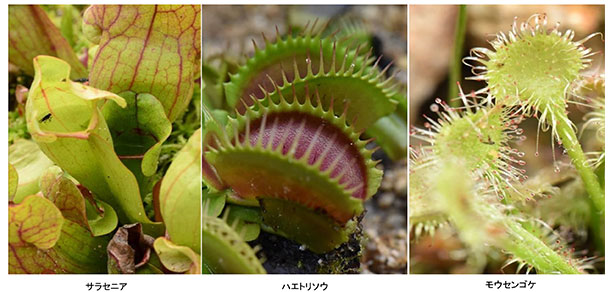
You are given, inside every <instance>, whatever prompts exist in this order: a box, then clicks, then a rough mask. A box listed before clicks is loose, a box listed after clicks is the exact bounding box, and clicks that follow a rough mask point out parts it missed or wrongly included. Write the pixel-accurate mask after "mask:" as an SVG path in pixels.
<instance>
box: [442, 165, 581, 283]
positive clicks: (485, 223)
mask: <svg viewBox="0 0 615 292" xmlns="http://www.w3.org/2000/svg"><path fill="white" fill-rule="evenodd" d="M446 160H447V161H448V162H447V163H446V164H445V167H444V168H443V170H442V171H441V172H440V173H439V175H440V182H439V183H438V185H437V191H438V193H439V194H440V199H441V200H442V203H443V205H444V206H446V212H447V213H448V215H449V217H450V218H451V220H452V222H453V223H454V224H455V226H456V227H457V229H458V230H459V234H460V237H461V239H462V240H463V241H464V242H465V243H466V244H467V245H469V246H470V248H472V249H473V250H474V251H476V252H480V251H481V248H482V247H483V246H484V243H486V242H488V243H491V244H493V245H495V246H497V247H498V248H501V249H504V250H506V251H507V252H509V253H512V254H513V255H515V256H516V257H518V258H519V259H521V260H523V261H525V262H527V263H529V264H530V265H531V266H533V267H535V268H536V269H537V270H538V271H539V272H540V273H545V274H554V273H557V274H578V273H579V271H578V270H577V269H576V268H575V267H574V266H573V265H572V262H571V261H570V260H568V259H566V258H564V257H562V256H561V255H560V254H558V253H557V252H556V251H554V250H553V249H552V248H551V247H549V246H548V245H546V244H545V243H544V242H543V241H542V240H540V239H539V238H538V237H536V236H535V235H533V234H532V233H531V232H530V231H528V230H526V229H525V228H524V227H523V226H522V223H520V222H518V221H517V220H515V219H514V217H511V216H509V215H506V214H503V213H502V211H501V210H499V209H498V208H496V207H495V205H493V204H492V203H489V202H487V201H485V200H484V199H483V197H481V196H479V195H476V194H472V189H473V188H472V186H471V185H469V182H470V181H472V180H469V176H468V175H467V174H468V173H470V170H469V169H468V168H467V167H466V166H465V165H464V163H459V161H462V160H461V159H459V158H456V157H454V156H449V157H446ZM455 160H457V161H456V162H453V161H455ZM492 230H501V231H504V232H496V233H494V232H493V231H492ZM473 257H475V260H480V255H473ZM479 262H480V261H479Z"/></svg>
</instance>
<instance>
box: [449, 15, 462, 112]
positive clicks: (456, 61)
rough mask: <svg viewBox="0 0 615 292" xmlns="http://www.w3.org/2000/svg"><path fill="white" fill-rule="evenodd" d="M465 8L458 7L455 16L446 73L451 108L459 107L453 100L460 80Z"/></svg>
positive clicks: (456, 100) (455, 100)
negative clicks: (453, 37) (453, 42)
mask: <svg viewBox="0 0 615 292" xmlns="http://www.w3.org/2000/svg"><path fill="white" fill-rule="evenodd" d="M466 18H467V13H466V6H465V5H459V12H458V14H457V26H456V28H455V46H454V48H453V57H452V58H451V61H450V64H449V67H448V68H449V72H448V101H449V104H451V105H452V106H453V107H457V106H459V105H460V101H459V99H455V98H456V97H457V96H458V95H459V92H458V90H457V82H459V81H460V80H461V62H460V60H461V55H462V53H463V43H464V40H465V37H466Z"/></svg>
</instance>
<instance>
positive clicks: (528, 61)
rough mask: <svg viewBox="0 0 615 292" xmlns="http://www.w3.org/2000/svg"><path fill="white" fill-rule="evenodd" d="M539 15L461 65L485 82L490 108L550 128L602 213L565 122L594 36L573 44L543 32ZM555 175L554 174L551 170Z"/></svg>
mask: <svg viewBox="0 0 615 292" xmlns="http://www.w3.org/2000/svg"><path fill="white" fill-rule="evenodd" d="M547 23H548V22H547V17H546V15H544V14H541V15H539V14H536V15H532V16H531V17H530V18H529V19H528V20H527V21H525V22H522V23H520V24H519V25H518V24H517V21H516V19H515V22H514V23H513V25H512V30H511V31H510V32H508V33H504V32H500V33H499V34H497V35H496V38H495V39H493V40H491V41H490V42H489V43H490V44H491V46H492V47H493V49H487V48H474V49H472V50H471V52H470V55H471V56H470V57H466V58H464V63H465V64H466V65H469V66H470V67H472V72H473V73H474V74H475V75H476V76H473V77H471V78H469V79H472V80H483V81H486V82H487V84H488V86H487V87H486V88H484V89H482V90H480V91H488V92H489V93H490V94H491V95H492V96H493V98H495V99H496V103H499V104H505V105H507V106H518V107H520V108H521V109H520V110H519V112H520V113H522V114H523V115H524V116H526V117H529V116H533V117H535V118H536V119H537V120H538V124H539V129H538V132H540V130H542V131H546V130H547V129H548V128H549V127H552V132H551V137H552V138H551V139H552V140H551V141H552V142H551V143H552V145H553V141H557V142H558V144H562V145H563V146H564V148H565V149H566V151H567V152H568V155H569V156H570V158H571V161H572V163H573V165H574V166H575V167H576V169H577V171H578V172H579V175H580V176H581V178H582V180H583V183H584V184H585V187H586V189H587V193H588V195H589V197H590V199H591V200H592V202H593V204H594V206H595V207H596V209H597V211H598V212H599V213H601V214H602V213H604V190H603V189H602V188H601V187H600V184H599V182H598V178H597V176H596V175H595V174H594V173H593V172H592V170H591V168H590V166H589V162H588V161H587V158H586V156H585V154H584V152H583V149H582V148H581V144H580V143H579V141H578V138H577V135H576V131H575V129H574V125H573V123H572V121H570V119H568V117H567V110H566V107H567V103H568V102H569V100H568V98H569V96H570V92H571V89H572V88H574V84H575V83H577V82H579V80H580V77H581V76H580V72H581V70H583V69H586V68H587V67H588V66H589V63H590V62H591V59H590V58H589V57H591V56H592V55H594V54H595V52H592V51H591V49H589V48H585V47H584V46H583V44H584V43H585V42H586V41H587V40H589V39H590V38H592V37H594V36H596V35H599V34H598V33H594V34H591V35H589V36H587V37H585V38H583V39H581V40H578V41H574V40H573V39H574V32H573V31H572V30H567V31H566V32H565V33H562V32H560V31H559V30H558V27H559V24H556V25H555V26H554V27H553V28H548V27H547ZM555 170H556V171H557V170H558V169H557V168H556V169H555Z"/></svg>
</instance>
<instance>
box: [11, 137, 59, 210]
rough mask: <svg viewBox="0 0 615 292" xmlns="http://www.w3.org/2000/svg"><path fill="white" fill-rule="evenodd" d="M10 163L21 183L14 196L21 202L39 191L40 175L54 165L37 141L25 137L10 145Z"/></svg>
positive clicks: (15, 200)
mask: <svg viewBox="0 0 615 292" xmlns="http://www.w3.org/2000/svg"><path fill="white" fill-rule="evenodd" d="M9 163H11V164H12V165H13V166H14V167H15V170H16V171H17V175H18V176H19V184H18V186H17V190H16V192H15V195H14V197H13V198H12V201H13V202H14V203H20V202H21V201H22V200H23V199H24V198H25V197H26V196H28V195H32V194H36V193H37V192H38V191H39V187H38V179H39V177H40V176H41V174H42V173H43V171H45V170H46V169H47V168H49V167H50V166H52V165H53V162H52V161H51V160H49V158H47V156H45V154H43V152H41V150H40V148H39V147H38V145H36V143H34V142H33V141H32V140H25V139H19V140H17V141H15V143H13V145H11V146H9Z"/></svg>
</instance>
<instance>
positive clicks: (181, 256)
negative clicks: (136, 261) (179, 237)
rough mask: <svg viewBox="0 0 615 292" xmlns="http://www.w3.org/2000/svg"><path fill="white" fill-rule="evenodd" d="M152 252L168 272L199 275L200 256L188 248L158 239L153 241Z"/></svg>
mask: <svg viewBox="0 0 615 292" xmlns="http://www.w3.org/2000/svg"><path fill="white" fill-rule="evenodd" d="M154 250H155V251H156V254H158V257H159V258H160V261H161V262H162V264H163V265H164V267H165V268H167V269H168V270H169V271H172V272H175V273H187V274H200V273H201V256H200V255H198V254H197V253H195V252H194V251H193V250H192V249H190V248H188V247H185V246H180V245H176V244H174V243H173V242H171V241H170V240H168V239H166V238H163V237H160V238H157V239H156V241H154Z"/></svg>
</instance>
